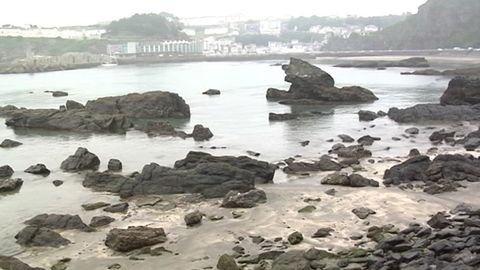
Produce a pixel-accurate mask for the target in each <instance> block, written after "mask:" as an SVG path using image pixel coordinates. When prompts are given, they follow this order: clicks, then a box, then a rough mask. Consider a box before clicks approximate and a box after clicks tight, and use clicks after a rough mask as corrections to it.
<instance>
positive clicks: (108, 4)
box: [0, 0, 426, 26]
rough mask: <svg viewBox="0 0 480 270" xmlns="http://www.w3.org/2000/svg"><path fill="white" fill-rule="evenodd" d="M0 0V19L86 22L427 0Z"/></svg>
mask: <svg viewBox="0 0 480 270" xmlns="http://www.w3.org/2000/svg"><path fill="white" fill-rule="evenodd" d="M0 1H5V2H8V4H5V3H4V4H2V5H0V24H2V25H3V24H14V25H25V24H36V25H39V26H68V25H91V24H96V23H99V22H108V21H111V20H115V19H119V18H122V17H128V16H131V15H133V14H135V13H158V12H162V11H166V12H170V13H173V14H175V15H176V16H178V17H203V16H231V15H246V16H251V17H258V18H265V17H289V16H311V15H319V16H347V15H357V16H375V15H388V14H402V13H405V12H412V13H416V11H417V9H418V7H419V6H420V5H421V4H423V3H424V2H425V1H426V0H401V1H398V0H295V1H291V0H289V1H285V0H236V1H231V0H203V1H202V0H168V1H165V0H75V1H72V0H13V1H6V0H0Z"/></svg>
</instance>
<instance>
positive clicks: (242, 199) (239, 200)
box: [222, 189, 267, 208]
mask: <svg viewBox="0 0 480 270" xmlns="http://www.w3.org/2000/svg"><path fill="white" fill-rule="evenodd" d="M266 202H267V195H266V194H265V192H264V191H263V190H259V189H254V190H250V191H248V192H245V193H239V192H236V191H230V192H229V193H227V195H225V197H224V198H223V202H222V207H225V208H252V207H255V206H256V205H257V203H266Z"/></svg>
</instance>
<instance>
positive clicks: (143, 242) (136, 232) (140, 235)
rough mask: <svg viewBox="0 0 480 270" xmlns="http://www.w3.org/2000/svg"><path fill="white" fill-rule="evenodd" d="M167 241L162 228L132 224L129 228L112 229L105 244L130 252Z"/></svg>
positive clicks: (114, 248) (117, 249)
mask: <svg viewBox="0 0 480 270" xmlns="http://www.w3.org/2000/svg"><path fill="white" fill-rule="evenodd" d="M166 241H167V237H166V235H165V231H164V230H163V229H162V228H149V227H145V226H130V227H128V228H127V229H112V230H110V232H109V233H108V234H107V239H106V240H105V245H106V246H107V247H109V248H111V249H113V250H115V251H120V252H128V251H132V250H135V249H139V248H143V247H148V246H153V245H156V244H160V243H164V242H166Z"/></svg>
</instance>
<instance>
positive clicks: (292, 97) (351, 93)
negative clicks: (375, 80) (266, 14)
mask: <svg viewBox="0 0 480 270" xmlns="http://www.w3.org/2000/svg"><path fill="white" fill-rule="evenodd" d="M282 68H283V70H284V71H285V74H286V77H285V81H286V82H290V83H291V86H290V89H289V90H288V91H282V90H278V89H273V88H270V89H268V91H267V99H271V100H278V101H280V102H282V101H285V100H287V101H294V103H303V104H312V103H325V104H328V103H362V102H371V101H375V100H377V97H376V96H375V95H374V94H373V93H372V92H371V91H370V90H368V89H365V88H362V87H358V86H352V87H343V88H337V87H335V86H334V85H335V81H334V79H333V78H332V76H331V75H330V74H328V73H327V72H325V71H323V70H322V69H320V68H318V67H316V66H314V65H312V64H310V63H308V62H306V61H303V60H300V59H296V58H291V59H290V64H288V65H284V66H282ZM295 101H297V102H295ZM284 103H285V102H284Z"/></svg>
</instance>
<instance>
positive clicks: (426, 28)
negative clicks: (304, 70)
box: [326, 0, 480, 50]
mask: <svg viewBox="0 0 480 270" xmlns="http://www.w3.org/2000/svg"><path fill="white" fill-rule="evenodd" d="M478 14H480V1H478V0H428V1H427V2H426V3H425V4H423V5H422V6H420V8H419V9H418V13H417V14H415V15H411V16H409V17H408V18H406V19H405V20H404V21H402V22H399V23H397V24H394V25H392V26H390V27H387V28H385V29H384V30H383V31H380V32H378V33H375V34H372V35H369V36H366V37H359V36H355V35H354V36H352V37H350V38H349V39H333V40H332V41H331V42H330V43H329V44H328V45H327V46H326V49H329V50H364V49H397V50H398V49H437V48H453V47H464V48H466V47H480V16H478Z"/></svg>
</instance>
